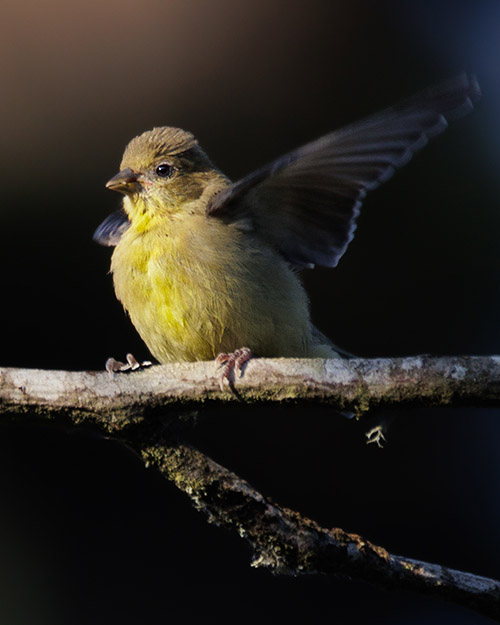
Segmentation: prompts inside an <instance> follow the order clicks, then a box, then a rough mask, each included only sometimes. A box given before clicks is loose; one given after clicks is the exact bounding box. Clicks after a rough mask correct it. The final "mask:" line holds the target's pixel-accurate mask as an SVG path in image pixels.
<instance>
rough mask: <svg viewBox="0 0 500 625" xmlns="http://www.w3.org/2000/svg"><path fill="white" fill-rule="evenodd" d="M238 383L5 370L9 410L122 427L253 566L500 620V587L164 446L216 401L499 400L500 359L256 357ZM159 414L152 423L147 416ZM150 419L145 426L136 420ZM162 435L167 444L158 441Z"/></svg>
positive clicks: (3, 391)
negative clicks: (183, 421)
mask: <svg viewBox="0 0 500 625" xmlns="http://www.w3.org/2000/svg"><path fill="white" fill-rule="evenodd" d="M235 386H236V391H235V392H231V391H230V389H228V390H227V391H221V390H220V388H219V378H218V375H217V370H216V368H215V365H214V363H212V362H210V363H202V362H198V363H184V364H172V365H165V366H157V367H152V368H151V369H146V370H144V371H139V372H134V373H133V374H119V375H116V376H115V377H114V378H111V377H110V376H109V375H108V374H107V373H105V372H102V373H96V372H94V373H91V372H90V373H89V372H68V371H39V370H28V369H12V368H10V369H9V368H3V369H0V414H3V415H6V416H7V415H9V416H11V417H12V416H16V415H22V414H29V415H30V416H35V417H39V418H45V419H47V418H49V419H50V418H63V419H65V420H69V421H71V422H73V423H74V424H78V423H81V422H90V423H93V424H94V425H95V426H96V427H98V428H100V429H101V430H104V431H107V432H114V433H116V434H117V435H119V436H120V438H121V439H122V440H125V441H126V442H127V443H129V444H130V445H131V446H132V447H134V448H135V449H137V450H138V451H139V453H141V454H142V456H143V458H144V460H145V461H146V462H147V463H148V464H150V465H154V466H156V467H157V468H158V469H159V470H160V471H161V472H162V473H163V475H164V476H165V477H166V478H167V479H169V480H171V481H173V482H174V483H175V484H176V485H177V486H178V487H179V488H180V489H181V490H182V491H184V492H185V493H186V494H188V495H189V497H190V498H191V500H192V501H193V502H194V504H195V505H196V507H198V508H199V509H202V510H204V511H205V512H206V513H207V514H208V517H209V520H210V521H213V522H215V523H217V524H218V525H221V526H223V527H226V528H229V529H232V530H236V531H237V532H238V533H239V535H240V536H242V537H244V538H246V539H247V540H248V541H249V542H250V544H251V545H252V547H253V550H254V553H255V557H254V561H253V566H263V567H267V568H268V569H270V570H271V571H273V572H275V573H281V574H291V575H297V574H305V573H323V574H328V575H332V576H349V577H355V578H359V579H364V580H367V581H371V582H375V583H377V584H379V585H382V586H385V587H388V588H406V589H412V590H416V591H419V592H422V593H426V594H433V595H436V596H439V597H441V598H443V599H449V600H452V601H454V602H456V603H459V604H462V605H464V606H467V607H469V608H471V609H475V610H477V611H478V612H481V613H483V614H486V615H488V616H491V617H493V618H496V619H498V620H499V621H500V583H499V582H497V581H494V580H491V579H487V578H484V577H479V576H476V575H473V574H470V573H464V572H460V571H455V570H451V569H447V568H445V567H443V566H440V565H436V564H428V563H425V562H419V561H416V560H411V559H407V558H403V557H400V556H395V555H391V554H390V553H388V552H387V551H386V550H385V549H384V548H382V547H378V546H376V545H374V544H372V543H370V542H368V541H366V540H364V539H363V538H361V537H360V536H357V535H355V534H349V533H347V532H345V531H344V530H341V529H337V528H336V529H331V530H327V529H324V528H321V527H320V526H318V525H317V524H316V523H315V522H314V521H312V520H310V519H306V518H303V517H301V516H300V515H299V514H298V513H296V512H294V511H292V510H288V509H285V508H282V507H280V506H279V505H277V504H274V503H273V502H272V501H270V500H268V499H266V498H264V497H263V495H261V494H260V493H259V492H257V491H256V490H255V489H254V488H253V487H252V486H250V484H248V483H247V482H245V481H244V480H242V479H241V478H239V477H238V476H237V475H235V474H234V473H231V472H230V471H228V470H227V469H225V468H224V467H222V466H220V465H218V464H217V463H215V462H214V461H212V460H211V459H210V458H208V457H207V456H205V455H203V454H202V453H201V452H199V451H198V450H196V449H194V448H192V447H190V446H189V445H187V444H185V443H182V442H177V441H175V440H172V439H170V440H168V441H166V442H165V440H164V437H165V428H164V426H165V420H167V421H168V420H169V419H170V420H171V421H175V422H177V421H179V415H181V414H183V413H185V412H186V410H189V409H190V408H191V407H193V406H194V407H201V406H202V405H203V404H205V403H207V402H212V403H217V404H218V406H219V407H220V408H223V407H224V404H225V403H233V404H234V402H237V401H244V402H247V403H252V402H253V403H256V402H264V401H266V402H272V401H274V402H286V401H293V402H294V403H295V404H296V403H305V402H315V403H324V404H330V405H332V406H334V407H336V408H339V409H342V410H354V411H356V412H357V413H358V414H362V413H363V412H365V411H366V410H368V409H370V408H372V407H375V406H390V405H399V406H402V405H409V404H418V403H420V404H426V405H451V404H453V405H461V404H474V405H495V404H496V405H500V357H498V356H485V357H478V356H461V357H447V358H446V357H442V358H433V357H429V356H417V357H412V358H394V359H372V360H362V359H352V360H340V359H338V360H297V359H280V360H266V359H255V360H253V361H251V362H250V363H249V365H248V367H247V369H246V371H245V375H244V376H243V377H242V378H238V379H237V380H236V383H235ZM155 414H156V415H159V416H161V418H160V419H158V420H155V419H151V418H148V419H146V417H151V416H153V415H155ZM133 426H144V427H139V428H137V427H133ZM159 440H161V441H162V442H161V443H159V442H158V441H159Z"/></svg>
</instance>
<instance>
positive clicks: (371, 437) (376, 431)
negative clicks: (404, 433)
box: [365, 425, 387, 448]
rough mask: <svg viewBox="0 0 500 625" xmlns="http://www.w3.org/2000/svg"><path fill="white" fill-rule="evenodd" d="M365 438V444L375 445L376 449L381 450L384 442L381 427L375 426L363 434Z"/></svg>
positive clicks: (384, 438)
mask: <svg viewBox="0 0 500 625" xmlns="http://www.w3.org/2000/svg"><path fill="white" fill-rule="evenodd" d="M365 436H366V444H367V445H370V444H371V443H375V444H376V445H377V447H380V448H382V447H383V446H384V441H386V440H387V439H386V437H385V436H384V431H383V427H382V426H381V425H376V426H375V427H374V428H372V429H371V430H368V432H366V433H365Z"/></svg>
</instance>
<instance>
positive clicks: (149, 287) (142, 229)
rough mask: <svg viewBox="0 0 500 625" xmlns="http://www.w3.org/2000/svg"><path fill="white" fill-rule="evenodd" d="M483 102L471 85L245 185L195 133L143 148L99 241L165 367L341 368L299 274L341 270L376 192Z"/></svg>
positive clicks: (157, 136) (135, 150)
mask: <svg viewBox="0 0 500 625" xmlns="http://www.w3.org/2000/svg"><path fill="white" fill-rule="evenodd" d="M479 96H480V90H479V87H478V84H477V81H476V80H475V79H474V78H473V77H470V76H466V75H462V76H460V77H458V78H455V79H452V80H449V81H447V82H444V83H441V84H440V85H438V86H436V87H434V88H431V89H428V90H426V91H424V92H422V93H419V94H418V95H416V96H414V97H413V98H410V99H409V100H406V101H404V102H402V103H401V104H399V105H397V106H395V107H392V108H388V109H386V110H384V111H382V112H380V113H378V114H376V115H373V116H371V117H368V118H367V119H364V120H362V121H360V122H357V123H354V124H352V125H350V126H347V127H345V128H342V129H340V130H337V131H335V132H332V133H331V134H328V135H326V136H323V137H321V138H320V139H317V140H316V141H313V142H312V143H308V144H307V145H305V146H303V147H300V148H298V149H296V150H294V151H293V152H290V153H289V154H286V155H285V156H282V157H281V158H279V159H277V160H276V161H274V162H272V163H270V164H269V165H266V166H264V167H262V168H261V169H258V170H256V171H255V172H253V173H251V174H250V175H249V176H247V177H245V178H243V179H242V180H239V181H238V182H235V183H232V182H231V181H230V180H229V178H227V176H225V175H224V174H223V173H221V172H220V171H219V170H218V169H217V168H216V167H215V166H214V165H213V164H212V162H211V161H210V159H209V158H208V156H207V155H206V154H205V152H204V151H203V150H202V149H201V148H200V146H199V145H198V142H197V140H196V139H195V138H194V136H193V135H192V134H190V133H189V132H185V131H184V130H180V129H179V128H172V127H161V128H154V129H153V130H150V131H148V132H145V133H143V134H141V135H139V136H138V137H135V138H134V139H132V141H131V142H130V143H129V144H128V146H127V147H126V149H125V152H124V155H123V159H122V162H121V167H120V169H121V171H120V172H119V173H118V174H117V175H116V176H114V178H112V179H111V180H110V181H109V182H108V183H107V187H108V188H109V189H113V190H115V191H119V192H121V193H123V194H124V196H125V197H124V199H123V208H122V209H120V210H119V211H117V212H116V213H114V214H112V215H110V216H109V217H108V218H107V219H106V220H105V221H104V222H103V223H102V224H101V225H100V226H99V228H98V229H97V231H96V233H95V235H94V238H95V239H96V240H97V241H98V242H99V243H101V244H103V245H109V246H115V249H114V252H113V256H112V261H111V270H112V273H113V280H114V287H115V291H116V295H117V297H118V299H119V300H120V301H121V302H122V304H123V306H124V308H125V310H126V311H127V312H128V314H129V315H130V318H131V320H132V323H133V324H134V326H135V327H136V329H137V331H138V332H139V334H140V336H141V337H142V339H143V340H144V342H145V343H146V345H147V346H148V348H149V350H150V351H151V353H152V354H153V356H154V357H155V358H156V359H157V360H158V361H159V362H161V363H166V362H171V361H194V360H208V359H212V358H215V357H216V356H217V355H218V354H221V353H223V354H232V353H236V354H237V357H238V358H239V359H240V360H241V359H244V358H245V357H246V356H247V355H248V353H249V351H250V350H251V351H252V352H253V353H254V354H255V355H257V356H269V357H273V356H274V357H279V356H296V357H324V358H327V357H329V358H331V357H335V356H338V351H336V350H335V348H334V347H333V345H332V344H331V343H330V341H329V340H328V339H327V338H326V337H324V336H323V335H322V334H321V333H320V332H319V331H318V330H317V329H316V328H315V327H314V326H313V325H312V323H311V320H310V316H309V302H308V298H307V295H306V293H305V291H304V288H303V287H302V284H301V282H300V279H299V276H298V273H297V270H298V269H303V268H311V267H314V265H324V266H327V267H335V266H336V265H337V263H338V261H339V259H340V257H341V256H342V255H343V253H344V252H345V250H346V248H347V246H348V244H349V242H350V241H351V239H352V237H353V233H354V229H355V220H356V217H357V215H358V211H359V207H360V205H361V202H362V200H363V198H364V197H365V195H366V192H367V191H369V190H371V189H374V188H375V187H377V186H378V185H379V184H380V183H382V182H384V181H385V180H387V179H388V178H389V177H390V176H391V175H392V173H393V172H394V169H395V168H397V167H401V166H402V165H404V164H406V163H407V162H408V161H409V160H410V159H411V157H412V156H413V154H414V153H415V152H417V151H418V150H420V149H421V148H422V147H424V145H425V144H426V143H427V141H428V140H429V139H430V138H432V137H434V136H436V135H438V134H440V133H441V132H442V131H443V130H444V129H445V128H446V126H447V122H448V120H450V119H452V118H457V117H460V116H462V115H464V114H466V113H467V112H469V111H470V110H471V109H472V108H473V104H474V103H475V102H476V100H477V99H478V98H479ZM243 347H245V348H249V350H248V352H247V351H245V350H243V352H242V351H238V350H240V348H243ZM228 358H229V357H228ZM223 360H224V358H223ZM226 360H227V358H226ZM232 364H234V359H233V361H232ZM236 364H238V362H237V363H236Z"/></svg>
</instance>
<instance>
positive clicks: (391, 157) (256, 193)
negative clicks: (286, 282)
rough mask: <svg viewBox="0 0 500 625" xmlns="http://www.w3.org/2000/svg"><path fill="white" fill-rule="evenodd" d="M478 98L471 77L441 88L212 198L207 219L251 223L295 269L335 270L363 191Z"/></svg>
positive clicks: (280, 161)
mask: <svg viewBox="0 0 500 625" xmlns="http://www.w3.org/2000/svg"><path fill="white" fill-rule="evenodd" d="M479 97H480V90H479V86H478V84H477V81H476V80H475V78H474V77H471V76H467V75H465V74H464V75H461V76H459V77H457V78H454V79H452V80H449V81H446V82H443V83H441V84H439V85H437V86H435V87H433V88H430V89H427V90H426V91H423V92H421V93H419V94H418V95H416V96H414V97H412V98H410V99H409V100H406V101H404V102H402V103H401V104H399V105H397V106H394V107H392V108H388V109H386V110H384V111H381V112H380V113H377V114H375V115H373V116H371V117H368V118H366V119H364V120H362V121H360V122H357V123H354V124H352V125H350V126H347V127H345V128H341V129H340V130H337V131H335V132H332V133H330V134H328V135H325V136H323V137H321V138H320V139H317V140H316V141H313V142H311V143H308V144H306V145H304V146H302V147H301V148H298V149H297V150H294V151H293V152H290V153H289V154H286V155H285V156H283V157H281V158H279V159H278V160H276V161H274V162H272V163H270V164H269V165H267V166H265V167H262V168H261V169H259V170H257V171H255V172H253V173H252V174H250V175H249V176H247V177H246V178H243V179H241V180H240V181H238V182H236V183H234V184H232V185H231V186H229V187H228V188H226V189H224V190H223V191H221V192H220V193H218V194H217V195H215V196H214V197H213V199H212V200H211V201H210V203H209V205H208V207H207V214H208V215H209V216H213V217H217V218H219V219H223V220H225V221H227V222H239V221H241V222H242V223H245V224H246V225H247V226H248V223H250V224H251V226H252V228H253V230H254V232H255V233H256V235H257V236H259V237H261V238H262V239H264V240H266V241H267V242H268V243H270V244H271V245H273V246H274V247H276V248H277V249H278V250H279V251H280V252H281V254H282V255H283V256H284V257H285V258H286V260H288V261H289V262H290V263H291V264H293V265H295V266H298V267H313V266H314V265H315V264H319V265H325V266H329V267H334V266H336V265H337V263H338V261H339V259H340V257H341V256H342V254H343V253H344V252H345V250H346V248H347V245H348V244H349V242H350V241H351V240H352V237H353V233H354V230H355V227H356V225H355V221H356V217H357V215H358V212H359V207H360V205H361V202H362V200H363V198H364V197H365V195H366V192H367V191H370V190H371V189H374V188H376V187H377V186H378V185H379V184H381V183H382V182H384V181H385V180H387V179H388V178H390V177H391V176H392V174H393V173H394V170H395V169H396V168H398V167H401V166H403V165H405V164H406V163H407V162H408V161H409V160H410V159H411V158H412V156H413V154H414V153H415V152H417V151H418V150H420V149H422V148H423V147H424V146H425V145H426V144H427V142H428V140H429V139H431V138H432V137H435V136H436V135H438V134H440V133H441V132H442V131H443V130H444V129H445V128H446V126H447V125H448V120H451V119H455V118H458V117H461V116H462V115H465V114H466V113H468V112H469V111H470V110H472V108H473V105H474V103H475V102H476V101H477V100H478V99H479Z"/></svg>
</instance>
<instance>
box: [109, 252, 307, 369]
mask: <svg viewBox="0 0 500 625" xmlns="http://www.w3.org/2000/svg"><path fill="white" fill-rule="evenodd" d="M148 247H149V246H148ZM153 247H154V246H153ZM229 247H230V246H229ZM138 249H140V248H137V246H135V249H134V246H122V245H121V244H120V245H119V246H117V248H116V249H115V253H114V255H113V263H112V270H113V277H114V284H115V290H116V294H117V296H118V299H120V301H121V302H122V304H123V305H124V307H125V309H126V310H127V311H128V313H129V315H130V318H131V320H132V322H133V324H134V326H135V328H136V329H137V331H138V332H139V334H140V335H141V337H142V339H143V340H144V342H145V343H146V345H147V346H148V348H149V349H150V351H151V353H152V354H153V356H154V357H155V358H157V359H158V360H159V361H160V362H171V361H194V360H209V359H212V358H214V357H216V356H217V354H219V353H221V352H230V351H234V350H235V349H238V348H240V347H243V346H245V347H249V348H250V349H252V350H253V352H254V353H255V354H257V355H259V356H277V357H278V356H306V355H308V350H309V345H310V321H309V312H308V302H307V297H306V295H305V292H304V290H303V288H302V286H301V284H300V282H299V280H298V279H297V277H296V276H295V275H294V274H293V272H292V271H290V269H289V268H288V266H287V265H286V263H284V261H283V260H282V259H281V258H280V257H279V256H278V255H277V254H276V255H275V254H274V252H272V251H270V250H266V249H264V250H260V249H257V250H255V249H248V247H245V246H238V247H237V248H235V249H227V246H226V249H225V250H224V253H223V254H219V253H218V252H219V251H218V250H214V249H213V248H209V249H210V250H211V252H210V253H208V254H207V253H201V252H198V254H194V253H192V254H186V250H185V246H182V252H180V251H178V250H176V249H170V250H169V253H168V254H165V253H161V254H154V253H151V252H150V251H148V252H147V253H146V252H145V249H146V248H145V249H143V250H142V251H141V252H139V253H138ZM191 251H192V252H193V251H194V250H193V249H191Z"/></svg>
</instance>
